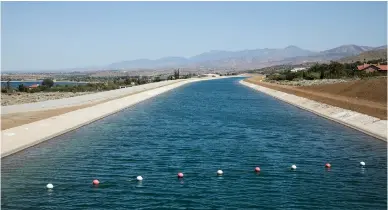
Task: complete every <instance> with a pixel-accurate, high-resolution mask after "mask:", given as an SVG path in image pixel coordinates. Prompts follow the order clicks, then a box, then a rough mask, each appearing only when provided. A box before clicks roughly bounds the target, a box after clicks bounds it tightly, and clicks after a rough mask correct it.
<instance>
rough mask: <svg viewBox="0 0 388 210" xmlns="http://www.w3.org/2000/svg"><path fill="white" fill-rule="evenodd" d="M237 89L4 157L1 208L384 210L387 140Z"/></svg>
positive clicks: (233, 82)
mask: <svg viewBox="0 0 388 210" xmlns="http://www.w3.org/2000/svg"><path fill="white" fill-rule="evenodd" d="M238 80H239V79H236V78H233V79H223V80H213V81H204V82H199V83H193V84H189V85H186V86H183V87H180V88H177V89H174V90H172V91H170V92H167V93H164V94H162V95H160V96H157V97H155V98H152V99H150V100H147V101H144V102H142V103H139V104H137V105H135V106H133V107H130V108H128V109H126V110H124V111H122V112H119V113H117V114H115V115H112V116H109V117H107V118H105V119H102V120H100V121H98V122H95V123H92V124H89V125H87V126H85V127H82V128H80V129H78V130H76V131H74V132H70V133H67V134H65V135H62V136H60V137H57V138H55V139H52V140H50V141H47V142H44V143H42V144H40V145H37V146H35V147H32V148H30V149H28V150H25V151H23V152H20V153H17V154H15V155H13V156H10V157H7V158H5V159H3V160H2V166H1V168H2V178H1V181H2V183H1V184H2V186H1V187H2V194H1V198H2V199H1V205H2V209H225V208H226V209H249V208H254V209H386V207H387V164H386V162H387V155H386V154H387V149H386V143H385V142H383V141H380V140H377V139H374V138H372V137H369V136H367V135H364V134H363V133H360V132H358V131H355V130H352V129H350V128H347V127H344V126H342V125H340V124H337V123H334V122H331V121H328V120H326V119H323V118H321V117H318V116H316V115H314V114H312V113H309V112H306V111H303V110H300V109H298V108H296V107H294V106H291V105H289V104H286V103H283V102H281V101H279V100H276V99H274V98H272V97H269V96H267V95H264V94H261V93H259V92H256V91H254V90H252V89H249V88H247V87H245V86H242V85H240V84H239V83H238ZM360 161H365V162H366V167H365V168H360V166H359V162H360ZM326 162H330V163H331V165H332V169H331V170H327V169H325V168H324V165H325V163H326ZM292 164H296V165H297V167H298V168H297V170H296V171H290V170H289V167H290V166H291V165H292ZM256 166H260V168H261V173H260V174H256V173H255V172H253V170H254V167H256ZM218 169H222V170H223V171H224V175H223V176H221V177H218V176H217V175H216V171H217V170H218ZM178 172H183V173H184V175H185V177H184V178H183V179H181V180H179V179H177V177H176V174H177V173H178ZM138 175H142V176H143V178H144V180H143V181H142V183H139V182H137V181H136V180H135V179H136V176H138ZM93 179H99V180H100V182H101V184H100V186H99V187H93V186H92V185H91V182H92V180H93ZM49 182H51V183H53V184H54V189H53V190H52V191H48V190H47V189H45V186H46V184H47V183H49Z"/></svg>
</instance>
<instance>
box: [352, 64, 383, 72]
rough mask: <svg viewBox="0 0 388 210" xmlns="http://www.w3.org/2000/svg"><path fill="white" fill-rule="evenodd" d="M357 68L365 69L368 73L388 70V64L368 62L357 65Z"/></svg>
mask: <svg viewBox="0 0 388 210" xmlns="http://www.w3.org/2000/svg"><path fill="white" fill-rule="evenodd" d="M357 70H359V71H365V72H367V73H369V72H375V71H378V72H387V65H386V64H385V65H380V64H366V63H364V64H363V65H359V66H357Z"/></svg>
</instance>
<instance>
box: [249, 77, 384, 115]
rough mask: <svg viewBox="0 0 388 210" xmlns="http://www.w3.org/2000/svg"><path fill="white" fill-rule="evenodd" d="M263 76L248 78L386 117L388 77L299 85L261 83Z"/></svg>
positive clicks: (274, 87)
mask: <svg viewBox="0 0 388 210" xmlns="http://www.w3.org/2000/svg"><path fill="white" fill-rule="evenodd" d="M262 79H263V78H262V77H252V78H248V79H247V80H246V81H247V82H251V83H254V84H258V85H261V86H264V87H267V88H271V89H275V90H279V91H282V92H286V93H290V94H294V95H297V96H300V97H304V98H308V99H311V100H314V101H318V102H321V103H325V104H329V105H332V106H336V107H340V108H344V109H349V110H352V111H356V112H360V113H363V114H366V115H370V116H373V117H377V118H380V119H384V120H386V119H387V77H380V78H369V79H363V80H356V81H351V82H343V83H337V84H325V85H314V86H300V87H296V86H287V85H279V84H273V83H267V82H262V81H261V80H262Z"/></svg>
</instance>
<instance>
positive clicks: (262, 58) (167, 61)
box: [105, 45, 381, 70]
mask: <svg viewBox="0 0 388 210" xmlns="http://www.w3.org/2000/svg"><path fill="white" fill-rule="evenodd" d="M378 48H381V47H378ZM373 49H376V48H375V47H368V46H358V45H342V46H339V47H336V48H333V49H328V50H324V51H320V52H314V51H311V50H306V49H302V48H299V47H297V46H293V45H290V46H288V47H285V48H278V49H276V48H264V49H249V50H241V51H222V50H212V51H209V52H204V53H201V54H199V55H195V56H192V57H189V58H184V57H164V58H160V59H156V60H149V59H138V60H129V61H121V62H116V63H112V64H110V65H108V66H106V67H105V68H107V69H118V70H136V69H142V68H143V69H144V68H146V69H163V68H186V69H213V70H223V69H224V68H229V69H230V68H233V69H236V70H246V69H254V68H264V67H268V66H273V65H284V64H287V65H295V64H303V63H306V62H327V61H330V60H338V59H341V58H343V57H349V56H355V55H359V54H360V53H363V52H366V51H370V50H373Z"/></svg>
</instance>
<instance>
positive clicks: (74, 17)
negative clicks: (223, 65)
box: [1, 2, 387, 70]
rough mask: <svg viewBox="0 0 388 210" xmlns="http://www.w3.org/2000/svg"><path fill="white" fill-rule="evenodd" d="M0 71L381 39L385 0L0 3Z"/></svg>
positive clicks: (330, 45)
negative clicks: (331, 0)
mask: <svg viewBox="0 0 388 210" xmlns="http://www.w3.org/2000/svg"><path fill="white" fill-rule="evenodd" d="M1 6H2V8H1V9H2V11H1V24H2V30H1V36H2V38H1V42H2V43H1V44H2V45H1V58H2V70H47V69H61V68H72V67H88V66H101V65H108V64H110V63H112V62H117V61H123V60H132V59H139V58H149V59H157V58H160V57H164V56H184V57H188V56H193V55H196V54H199V53H202V52H206V51H209V50H244V49H255V48H283V47H286V46H288V45H296V46H298V47H301V48H305V49H310V50H325V49H329V48H333V47H337V46H339V45H343V44H357V45H367V46H381V45H385V44H387V43H386V37H387V3H386V2H342V3H340V2H39V3H37V2H2V3H1Z"/></svg>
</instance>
